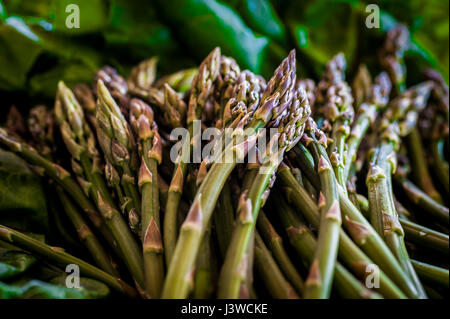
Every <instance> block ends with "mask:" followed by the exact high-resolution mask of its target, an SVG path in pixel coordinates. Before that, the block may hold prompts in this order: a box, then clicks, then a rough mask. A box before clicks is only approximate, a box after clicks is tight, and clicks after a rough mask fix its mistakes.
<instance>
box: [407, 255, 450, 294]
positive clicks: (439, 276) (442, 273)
mask: <svg viewBox="0 0 450 319" xmlns="http://www.w3.org/2000/svg"><path fill="white" fill-rule="evenodd" d="M411 262H412V264H413V266H414V269H415V270H416V271H417V274H418V275H419V277H420V278H421V279H422V280H423V281H425V282H427V283H429V284H432V285H433V286H438V287H442V288H445V289H448V286H449V285H448V283H449V276H448V269H444V268H441V267H437V266H433V265H430V264H426V263H423V262H420V261H417V260H411Z"/></svg>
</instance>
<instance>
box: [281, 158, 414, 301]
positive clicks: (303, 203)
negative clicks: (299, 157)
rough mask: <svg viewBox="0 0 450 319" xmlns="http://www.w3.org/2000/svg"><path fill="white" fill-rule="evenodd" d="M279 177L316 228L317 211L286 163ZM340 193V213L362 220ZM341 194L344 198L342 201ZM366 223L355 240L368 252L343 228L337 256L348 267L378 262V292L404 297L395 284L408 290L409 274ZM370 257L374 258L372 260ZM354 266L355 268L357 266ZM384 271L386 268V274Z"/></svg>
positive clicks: (287, 194) (289, 198)
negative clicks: (363, 232) (363, 229)
mask: <svg viewBox="0 0 450 319" xmlns="http://www.w3.org/2000/svg"><path fill="white" fill-rule="evenodd" d="M278 177H279V179H280V181H281V183H282V185H283V188H284V190H285V194H286V196H287V199H288V200H289V201H290V202H291V203H292V204H293V205H295V207H296V208H297V209H298V210H300V211H301V212H302V214H303V215H304V216H305V218H306V219H307V220H308V222H309V223H311V225H312V226H313V227H315V228H316V229H317V228H318V227H319V222H320V212H319V209H318V207H317V205H316V204H315V203H314V201H312V199H311V197H310V196H309V194H308V193H307V191H306V190H305V189H304V188H302V187H301V186H300V184H299V183H298V182H297V180H296V179H295V177H294V176H293V175H292V173H291V171H290V169H289V168H288V167H287V166H282V167H280V169H279V170H278ZM339 195H340V196H339V198H340V204H341V209H342V214H343V215H347V216H349V218H351V219H352V220H357V221H358V222H360V223H363V222H364V220H365V219H364V217H362V216H361V215H360V213H359V211H358V210H356V208H354V206H353V205H352V204H351V202H350V201H349V200H348V199H347V197H346V196H345V195H343V196H341V194H339ZM343 198H344V199H346V200H347V201H345V200H344V201H343V200H342V199H343ZM349 203H350V205H352V206H353V208H354V209H353V210H352V209H349V208H351V206H349ZM355 210H356V211H355ZM344 221H345V220H344ZM366 224H368V225H369V227H368V228H367V229H368V230H369V232H366V233H365V235H366V237H365V238H362V237H361V236H360V237H359V239H364V240H358V241H356V243H358V245H360V246H361V248H363V249H364V251H365V252H366V253H367V255H366V254H365V253H364V252H362V250H361V249H360V248H358V246H357V245H356V244H355V243H354V242H353V241H352V240H351V239H350V238H349V237H348V235H347V234H346V233H345V232H344V231H343V230H341V231H340V235H339V236H340V237H339V256H340V258H342V260H343V261H344V262H345V263H346V265H347V266H348V267H350V268H353V267H355V265H369V264H374V263H376V264H378V265H379V267H380V269H381V272H380V288H379V291H380V293H381V294H382V295H383V296H386V297H387V298H405V295H404V294H403V293H402V292H401V291H400V290H399V289H398V288H397V286H396V284H397V285H398V286H399V287H401V288H402V289H404V290H405V291H408V292H410V291H411V288H410V285H409V284H408V277H407V276H406V274H404V273H403V271H402V269H401V267H400V265H399V264H398V262H397V260H396V259H395V257H394V256H393V255H392V253H391V252H390V250H389V248H387V247H386V246H385V244H384V242H383V241H382V240H381V238H379V237H377V234H376V232H375V231H374V230H373V229H372V231H370V230H371V228H370V224H369V223H368V222H366ZM344 226H348V223H344ZM371 258H373V261H372V260H371ZM354 270H355V271H356V269H354ZM384 272H386V274H385V273H384ZM388 276H389V277H392V278H393V280H394V281H395V283H396V284H394V283H393V282H392V281H391V280H390V279H389V277H388ZM414 293H415V290H412V292H410V293H408V295H409V296H413V295H414Z"/></svg>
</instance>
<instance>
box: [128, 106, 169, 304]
mask: <svg viewBox="0 0 450 319" xmlns="http://www.w3.org/2000/svg"><path fill="white" fill-rule="evenodd" d="M130 122H131V125H132V127H133V129H134V132H135V134H136V135H137V136H138V137H139V142H140V143H139V147H140V155H141V157H142V161H141V167H140V170H139V179H138V180H139V182H138V184H139V187H140V189H141V195H142V201H141V240H142V249H143V251H142V252H143V257H144V276H145V290H146V293H147V294H148V295H149V296H150V297H151V298H158V297H159V296H160V294H161V289H162V285H163V281H164V260H163V254H164V253H163V246H162V239H161V232H160V218H159V186H158V165H159V164H160V163H161V161H162V158H161V157H162V154H161V153H162V152H161V138H160V136H159V133H158V127H157V126H156V123H155V122H154V121H153V110H152V109H151V108H150V106H148V105H147V104H145V103H144V102H143V101H141V100H138V99H132V100H131V101H130Z"/></svg>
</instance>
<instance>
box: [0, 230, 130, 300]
mask: <svg viewBox="0 0 450 319" xmlns="http://www.w3.org/2000/svg"><path fill="white" fill-rule="evenodd" d="M0 239H1V240H3V241H5V242H7V243H9V244H12V245H15V246H18V247H20V248H22V249H24V250H27V251H29V252H30V253H32V254H36V255H39V256H40V257H42V258H44V259H47V260H49V261H51V262H54V263H56V264H59V265H60V266H62V267H65V266H67V265H68V264H75V265H77V266H78V267H79V268H80V271H81V274H82V275H84V276H87V277H91V278H93V279H97V280H99V281H101V282H104V283H105V284H107V285H108V286H109V287H111V288H112V289H114V290H116V291H118V292H121V293H123V294H125V295H128V296H130V297H135V296H136V291H135V290H134V288H132V287H131V286H129V285H127V284H126V283H125V282H123V281H122V280H121V279H120V278H117V277H114V276H112V275H110V274H108V273H106V272H104V271H103V270H100V269H98V268H97V267H94V266H92V265H90V264H88V263H87V262H85V261H83V260H81V259H78V258H76V257H74V256H72V255H70V254H68V253H66V252H64V250H63V249H62V248H57V247H51V246H49V245H47V244H45V243H42V242H40V241H38V240H36V239H34V238H31V237H29V236H27V235H24V234H22V233H20V232H18V231H16V230H13V229H11V228H8V227H6V226H3V225H0Z"/></svg>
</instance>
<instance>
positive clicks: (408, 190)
mask: <svg viewBox="0 0 450 319" xmlns="http://www.w3.org/2000/svg"><path fill="white" fill-rule="evenodd" d="M395 180H396V181H397V182H398V183H399V184H400V185H401V186H402V188H403V190H404V191H405V194H406V196H407V197H408V198H409V199H410V200H411V201H412V202H413V203H414V204H416V205H417V206H418V207H420V208H422V209H423V210H425V211H426V212H428V213H429V214H430V215H431V216H433V217H434V218H436V219H438V220H439V221H441V222H443V223H444V224H448V222H449V211H448V207H445V206H443V205H441V204H439V203H438V202H436V201H435V200H434V199H433V198H431V197H430V196H428V195H427V194H426V193H425V192H423V191H422V190H421V189H419V188H418V187H417V186H416V185H414V184H413V183H412V182H411V181H409V180H408V179H407V178H406V177H401V176H399V175H396V176H395Z"/></svg>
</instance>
